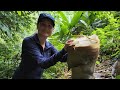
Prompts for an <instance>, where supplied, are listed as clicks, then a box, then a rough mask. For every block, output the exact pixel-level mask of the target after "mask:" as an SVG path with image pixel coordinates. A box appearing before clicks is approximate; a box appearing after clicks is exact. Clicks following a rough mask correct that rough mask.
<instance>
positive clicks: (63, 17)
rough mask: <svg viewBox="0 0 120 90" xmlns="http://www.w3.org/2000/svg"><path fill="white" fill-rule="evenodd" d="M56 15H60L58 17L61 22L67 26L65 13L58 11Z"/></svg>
mask: <svg viewBox="0 0 120 90" xmlns="http://www.w3.org/2000/svg"><path fill="white" fill-rule="evenodd" d="M58 13H59V14H60V16H61V18H62V20H63V22H64V23H65V24H66V25H68V24H69V21H68V19H67V17H66V15H65V13H64V12H62V11H58Z"/></svg>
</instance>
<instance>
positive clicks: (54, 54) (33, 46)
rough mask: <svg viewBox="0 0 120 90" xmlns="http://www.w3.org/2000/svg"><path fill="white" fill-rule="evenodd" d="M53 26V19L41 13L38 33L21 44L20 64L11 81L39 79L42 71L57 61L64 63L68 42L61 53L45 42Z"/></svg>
mask: <svg viewBox="0 0 120 90" xmlns="http://www.w3.org/2000/svg"><path fill="white" fill-rule="evenodd" d="M54 26H55V19H54V18H53V17H52V16H51V15H50V14H46V13H41V14H40V16H39V18H38V22H37V29H38V33H36V34H34V35H32V36H29V37H26V38H25V39H24V40H23V43H22V54H21V58H22V60H21V63H20V65H19V67H18V68H17V70H16V71H15V73H14V75H13V79H41V76H42V74H43V72H44V69H47V68H49V67H50V66H53V65H55V64H56V63H57V62H58V61H60V62H66V60H67V52H66V49H67V47H68V46H69V45H68V43H70V42H71V40H68V41H67V42H66V44H65V46H64V48H63V49H62V50H61V51H59V52H58V51H57V50H56V49H55V48H54V46H53V45H52V44H51V43H50V42H48V41H46V39H47V37H49V36H51V34H52V32H53V30H54Z"/></svg>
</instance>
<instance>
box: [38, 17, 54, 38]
mask: <svg viewBox="0 0 120 90" xmlns="http://www.w3.org/2000/svg"><path fill="white" fill-rule="evenodd" d="M37 28H38V34H39V35H42V36H45V37H49V36H50V35H51V34H52V32H53V30H54V27H53V26H52V22H51V21H50V20H49V19H44V20H42V22H39V24H38V26H37Z"/></svg>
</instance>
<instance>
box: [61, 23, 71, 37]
mask: <svg viewBox="0 0 120 90" xmlns="http://www.w3.org/2000/svg"><path fill="white" fill-rule="evenodd" d="M61 31H62V32H63V33H64V35H65V34H67V33H68V32H69V30H68V26H66V25H64V24H62V25H61Z"/></svg>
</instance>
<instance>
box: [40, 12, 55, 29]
mask: <svg viewBox="0 0 120 90" xmlns="http://www.w3.org/2000/svg"><path fill="white" fill-rule="evenodd" d="M44 18H47V19H50V20H51V21H52V25H53V27H54V26H55V19H54V18H53V17H52V16H51V15H50V14H47V13H41V14H40V16H39V18H38V23H39V22H40V21H41V20H42V19H44Z"/></svg>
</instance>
